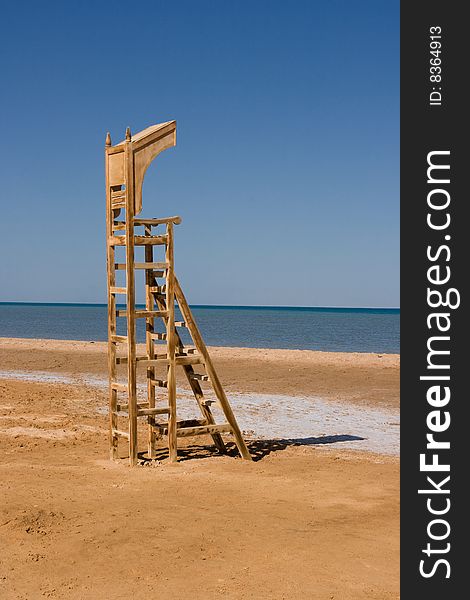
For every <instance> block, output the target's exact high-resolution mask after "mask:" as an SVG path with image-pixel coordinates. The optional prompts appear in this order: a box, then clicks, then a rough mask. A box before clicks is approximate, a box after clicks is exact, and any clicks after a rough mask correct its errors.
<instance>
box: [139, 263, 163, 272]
mask: <svg viewBox="0 0 470 600" xmlns="http://www.w3.org/2000/svg"><path fill="white" fill-rule="evenodd" d="M134 268H135V269H145V270H146V271H159V270H160V269H167V268H168V263H167V262H154V263H135V264H134Z"/></svg>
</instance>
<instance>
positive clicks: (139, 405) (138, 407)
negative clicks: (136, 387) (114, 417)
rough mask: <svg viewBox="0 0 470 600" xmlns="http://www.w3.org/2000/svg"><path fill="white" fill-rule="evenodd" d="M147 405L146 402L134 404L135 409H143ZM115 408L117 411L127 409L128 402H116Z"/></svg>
mask: <svg viewBox="0 0 470 600" xmlns="http://www.w3.org/2000/svg"><path fill="white" fill-rule="evenodd" d="M148 406H149V403H148V402H139V404H137V405H136V409H137V410H143V409H144V408H148ZM116 410H117V412H121V411H126V410H129V404H127V403H124V404H117V405H116Z"/></svg>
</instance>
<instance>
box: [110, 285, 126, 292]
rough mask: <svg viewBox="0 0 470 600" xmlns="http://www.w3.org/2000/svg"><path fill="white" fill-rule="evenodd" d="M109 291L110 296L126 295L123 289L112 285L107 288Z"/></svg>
mask: <svg viewBox="0 0 470 600" xmlns="http://www.w3.org/2000/svg"><path fill="white" fill-rule="evenodd" d="M109 291H110V293H111V294H127V289H126V288H125V287H116V286H114V285H113V286H111V287H110V288H109Z"/></svg>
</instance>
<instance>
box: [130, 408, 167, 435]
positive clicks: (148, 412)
mask: <svg viewBox="0 0 470 600" xmlns="http://www.w3.org/2000/svg"><path fill="white" fill-rule="evenodd" d="M169 412H170V409H169V408H156V407H153V408H142V409H140V410H138V411H137V416H138V417H154V416H155V415H167V414H168V413H169ZM154 425H155V423H152V429H153V431H155V429H154Z"/></svg>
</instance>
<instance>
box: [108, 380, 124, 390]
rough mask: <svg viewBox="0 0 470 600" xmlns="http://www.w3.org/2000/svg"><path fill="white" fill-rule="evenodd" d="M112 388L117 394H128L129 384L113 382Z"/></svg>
mask: <svg viewBox="0 0 470 600" xmlns="http://www.w3.org/2000/svg"><path fill="white" fill-rule="evenodd" d="M111 387H112V389H113V390H115V391H116V392H127V384H126V383H118V382H117V381H112V382H111Z"/></svg>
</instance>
